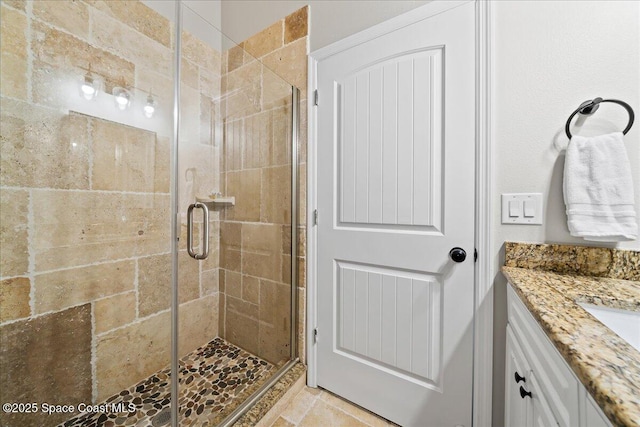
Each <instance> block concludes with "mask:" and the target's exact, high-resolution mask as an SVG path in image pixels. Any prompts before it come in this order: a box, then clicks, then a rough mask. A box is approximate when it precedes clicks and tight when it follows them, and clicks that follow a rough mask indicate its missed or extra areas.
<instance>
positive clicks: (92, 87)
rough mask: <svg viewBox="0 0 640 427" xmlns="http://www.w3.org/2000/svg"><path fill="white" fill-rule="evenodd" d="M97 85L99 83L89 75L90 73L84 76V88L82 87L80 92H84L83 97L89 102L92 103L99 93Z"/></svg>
mask: <svg viewBox="0 0 640 427" xmlns="http://www.w3.org/2000/svg"><path fill="white" fill-rule="evenodd" d="M96 83H97V82H96V81H95V80H94V79H93V77H91V76H90V75H89V73H87V75H85V76H84V81H83V82H82V86H80V90H81V91H82V96H84V98H85V99H86V100H87V101H91V100H92V99H93V98H94V97H95V96H96V94H97V92H98V89H97V84H96Z"/></svg>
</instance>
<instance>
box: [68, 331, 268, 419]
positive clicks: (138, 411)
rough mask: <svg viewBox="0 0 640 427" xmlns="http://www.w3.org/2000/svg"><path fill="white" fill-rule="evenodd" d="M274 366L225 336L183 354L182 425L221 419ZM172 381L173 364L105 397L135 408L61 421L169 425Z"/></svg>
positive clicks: (181, 360) (262, 380) (181, 387)
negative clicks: (168, 412)
mask: <svg viewBox="0 0 640 427" xmlns="http://www.w3.org/2000/svg"><path fill="white" fill-rule="evenodd" d="M274 369H275V367H274V366H273V365H271V364H270V363H267V362H265V361H264V360H262V359H260V358H258V357H257V356H254V355H253V354H251V353H249V352H247V351H245V350H242V349H240V348H239V347H236V346H234V345H233V344H230V343H228V342H226V341H224V340H223V339H221V338H216V339H214V340H213V341H211V342H210V343H208V344H206V345H204V346H202V347H200V348H198V349H197V350H195V351H193V352H191V353H190V354H188V355H187V356H185V357H183V358H182V359H180V377H179V384H180V392H179V393H180V426H181V427H184V426H193V427H206V426H215V425H217V424H218V423H219V422H220V421H222V420H223V419H224V418H225V417H226V416H227V415H229V414H230V413H231V412H233V410H234V409H235V408H237V407H238V406H239V405H240V403H242V402H243V401H244V400H245V398H246V397H247V396H248V395H249V394H251V393H252V392H253V391H254V390H256V389H257V388H258V387H259V386H260V385H261V384H262V383H263V382H264V381H265V380H266V379H267V378H268V377H269V376H270V374H271V373H272V372H273V371H274ZM170 383H171V374H170V369H164V370H162V371H160V372H157V373H156V374H154V375H152V376H150V377H149V378H147V379H145V380H142V381H140V382H139V383H138V384H136V385H134V386H132V387H130V388H128V389H126V390H122V391H121V392H120V393H118V394H115V395H113V396H111V397H110V398H109V399H107V400H106V403H109V404H110V405H114V406H115V405H119V404H124V405H128V404H132V405H133V406H134V407H135V410H133V411H132V412H127V411H126V409H125V410H122V409H118V410H119V411H121V412H113V411H111V412H108V413H99V412H98V413H88V414H85V415H80V416H77V417H75V418H72V419H70V420H69V421H67V422H65V423H63V424H61V425H60V426H59V427H115V426H134V425H135V426H140V427H143V426H144V427H149V426H154V427H160V426H165V425H169V424H168V423H167V422H166V421H168V420H169V419H168V418H167V417H165V415H167V412H166V411H167V410H168V409H169V407H170V398H169V397H170V393H171V391H170V387H171V386H170ZM124 405H123V406H122V407H124ZM118 407H119V408H120V406H118ZM160 414H161V415H160ZM161 419H162V420H161Z"/></svg>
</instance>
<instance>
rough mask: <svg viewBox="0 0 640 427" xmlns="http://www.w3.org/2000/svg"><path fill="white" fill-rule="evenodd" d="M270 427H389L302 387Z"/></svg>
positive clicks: (344, 403) (366, 413)
mask: <svg viewBox="0 0 640 427" xmlns="http://www.w3.org/2000/svg"><path fill="white" fill-rule="evenodd" d="M271 426H272V427H292V426H295V427H298V426H299V427H307V426H308V427H321V426H331V427H368V426H370V427H390V426H396V424H393V423H391V422H389V421H387V420H385V419H384V418H380V417H378V416H377V415H375V414H373V413H371V412H369V411H367V410H364V409H362V408H360V407H359V406H356V405H354V404H352V403H350V402H348V401H346V400H344V399H341V398H339V397H337V396H336V395H334V394H332V393H329V392H328V391H326V390H323V389H320V388H318V389H314V388H309V387H306V386H305V387H304V388H303V389H302V390H301V391H300V392H299V393H298V394H297V395H296V396H295V397H294V398H293V399H292V400H291V402H290V403H289V404H288V405H287V406H286V407H285V408H284V409H283V410H282V412H281V413H280V415H279V416H278V418H277V419H276V420H275V422H273V424H271Z"/></svg>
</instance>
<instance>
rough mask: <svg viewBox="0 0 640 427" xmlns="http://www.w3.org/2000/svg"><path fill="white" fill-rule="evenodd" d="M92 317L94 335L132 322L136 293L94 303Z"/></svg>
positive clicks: (128, 293) (134, 314)
mask: <svg viewBox="0 0 640 427" xmlns="http://www.w3.org/2000/svg"><path fill="white" fill-rule="evenodd" d="M93 317H94V319H95V333H96V334H101V333H103V332H106V331H110V330H111V329H115V328H117V327H119V326H123V325H126V324H127V323H131V322H133V321H134V320H135V318H136V293H135V292H127V293H124V294H120V295H114V296H112V297H109V298H105V299H101V300H99V301H96V302H94V303H93Z"/></svg>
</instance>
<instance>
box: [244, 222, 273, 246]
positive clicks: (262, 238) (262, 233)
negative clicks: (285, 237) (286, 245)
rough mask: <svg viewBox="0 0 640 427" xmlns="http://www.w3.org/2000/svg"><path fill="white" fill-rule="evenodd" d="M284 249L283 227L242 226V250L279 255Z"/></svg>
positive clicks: (271, 225)
mask: <svg viewBox="0 0 640 427" xmlns="http://www.w3.org/2000/svg"><path fill="white" fill-rule="evenodd" d="M281 248H282V226H280V225H275V224H246V223H245V224H242V250H243V251H249V252H260V253H263V252H266V253H267V254H279V253H280V250H281Z"/></svg>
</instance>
